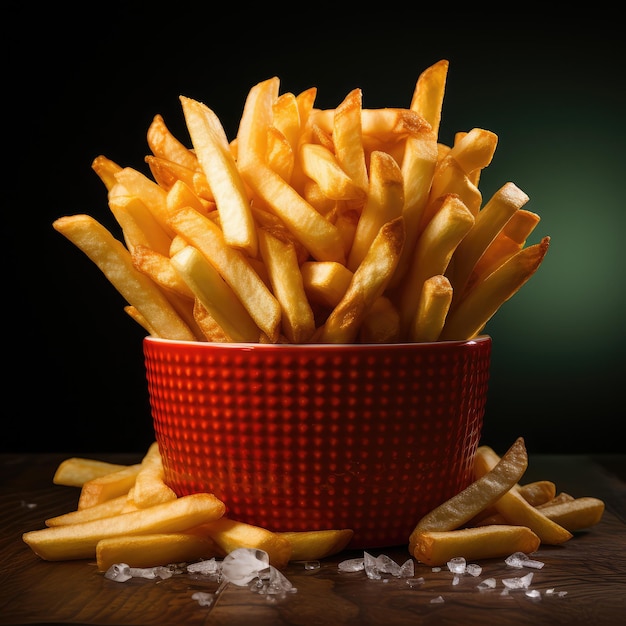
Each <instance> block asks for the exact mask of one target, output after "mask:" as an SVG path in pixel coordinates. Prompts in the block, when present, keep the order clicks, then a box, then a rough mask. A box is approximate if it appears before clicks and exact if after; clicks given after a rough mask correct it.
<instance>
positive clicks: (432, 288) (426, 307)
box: [409, 274, 452, 341]
mask: <svg viewBox="0 0 626 626" xmlns="http://www.w3.org/2000/svg"><path fill="white" fill-rule="evenodd" d="M451 302H452V285H451V284H450V281H449V280H448V279H447V278H446V277H445V276H442V275H441V274H439V275H437V276H431V277H430V278H428V279H426V280H425V281H424V286H423V288H422V290H421V292H420V299H419V302H418V305H417V312H416V314H415V318H414V320H413V323H412V325H411V329H410V334H409V340H410V341H437V339H439V335H440V334H441V329H442V328H443V325H444V324H445V322H446V315H447V314H448V310H449V309H450V304H451Z"/></svg>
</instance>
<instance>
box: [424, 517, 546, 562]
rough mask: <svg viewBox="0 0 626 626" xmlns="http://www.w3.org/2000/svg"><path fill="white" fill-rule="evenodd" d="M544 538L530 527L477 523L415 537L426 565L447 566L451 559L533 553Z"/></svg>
mask: <svg viewBox="0 0 626 626" xmlns="http://www.w3.org/2000/svg"><path fill="white" fill-rule="evenodd" d="M540 544H541V540H540V539H539V537H537V535H535V533H534V532H533V531H532V530H530V528H527V527H526V526H509V525H506V524H499V525H494V526H476V527H474V528H462V529H460V530H454V531H450V532H446V531H436V530H424V531H420V532H418V533H416V534H415V536H414V537H413V551H412V554H413V556H414V557H415V558H416V559H417V560H418V561H420V562H421V563H425V564H426V565H432V566H435V565H445V564H446V563H447V562H448V561H449V560H450V559H452V558H454V557H457V556H463V557H464V558H466V559H472V560H477V559H493V558H495V557H503V556H508V555H509V554H513V553H514V552H524V553H525V554H530V553H532V552H535V550H537V549H538V548H539V546H540Z"/></svg>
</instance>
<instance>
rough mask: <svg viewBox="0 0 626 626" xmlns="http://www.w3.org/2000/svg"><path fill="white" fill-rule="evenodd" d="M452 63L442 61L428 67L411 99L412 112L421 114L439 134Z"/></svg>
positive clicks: (420, 77)
mask: <svg viewBox="0 0 626 626" xmlns="http://www.w3.org/2000/svg"><path fill="white" fill-rule="evenodd" d="M449 65H450V63H449V61H448V60H446V59H441V60H440V61H437V63H434V64H433V65H431V66H430V67H427V68H426V69H425V70H424V71H423V72H422V73H421V74H420V75H419V77H418V79H417V83H416V84H415V90H414V92H413V97H412V99H411V110H412V111H415V112H416V113H419V114H420V115H421V116H422V117H423V118H424V119H425V120H426V121H427V122H428V123H429V124H430V125H431V127H432V129H433V132H434V133H435V134H438V133H439V124H440V123H441V110H442V107H443V97H444V94H445V90H446V79H447V77H448V67H449Z"/></svg>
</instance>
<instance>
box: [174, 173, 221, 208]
mask: <svg viewBox="0 0 626 626" xmlns="http://www.w3.org/2000/svg"><path fill="white" fill-rule="evenodd" d="M166 204H167V210H168V212H169V213H170V214H174V213H176V211H178V209H182V208H183V207H187V206H188V207H191V208H192V209H195V210H196V211H198V213H202V214H203V215H208V214H209V212H210V211H212V210H217V209H216V207H215V204H214V203H213V202H211V201H208V200H207V199H206V198H205V197H204V196H201V195H199V194H198V192H197V191H196V190H195V188H194V187H193V186H189V185H187V184H185V183H184V182H183V181H182V180H177V181H176V182H175V183H174V184H173V185H172V187H171V188H170V189H169V190H168V192H167V200H166Z"/></svg>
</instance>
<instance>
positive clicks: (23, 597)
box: [0, 453, 626, 626]
mask: <svg viewBox="0 0 626 626" xmlns="http://www.w3.org/2000/svg"><path fill="white" fill-rule="evenodd" d="M69 456H81V455H80V454H75V453H72V454H43V455H23V454H20V455H18V454H15V455H13V454H4V455H0V624H2V625H8V624H14V625H18V624H52V623H54V624H85V625H105V624H106V625H109V624H110V625H116V626H119V625H134V624H140V625H147V624H172V625H174V624H176V625H180V624H185V625H195V624H211V625H218V626H219V625H222V624H223V625H239V624H241V625H248V624H253V625H254V626H265V625H268V626H269V625H272V626H283V625H284V626H287V625H299V626H313V625H326V624H328V625H334V626H363V625H366V626H367V625H375V624H384V625H385V626H395V625H404V624H406V625H409V624H411V625H414V624H444V625H445V624H451V625H452V624H463V625H467V624H481V625H482V624H484V625H488V624H497V625H503V626H506V625H507V624H528V625H531V624H532V625H533V626H537V625H539V624H550V625H551V626H552V625H558V624H563V625H568V626H569V625H577V624H580V625H582V624H584V625H585V626H591V625H594V624H600V625H605V624H606V625H607V626H614V625H618V624H623V623H625V619H624V616H626V455H611V456H602V455H600V456H593V457H591V456H584V455H577V456H567V455H554V456H551V455H539V456H534V457H533V456H532V455H531V459H530V463H529V469H528V471H527V474H526V475H525V477H524V482H526V481H531V480H539V479H546V480H552V481H554V482H555V483H556V485H557V489H558V490H559V491H566V492H567V493H570V494H571V495H574V496H594V497H598V498H602V499H603V500H604V501H605V503H606V511H605V514H604V517H603V519H602V521H601V522H600V523H599V524H598V525H597V526H595V527H593V528H591V529H589V530H587V531H584V532H578V533H576V534H575V536H574V538H573V539H572V540H570V541H569V542H567V543H566V544H564V545H561V546H552V547H548V546H546V547H541V548H540V549H539V551H538V552H536V553H535V554H534V555H533V558H535V559H538V560H541V561H543V562H544V563H545V566H544V567H543V568H542V569H540V570H515V569H512V568H510V567H507V566H506V564H505V563H504V562H503V560H501V559H491V560H486V561H483V562H480V563H479V565H481V566H482V568H483V571H482V573H481V575H480V576H479V577H472V576H469V575H468V574H465V575H463V576H462V577H460V579H459V581H458V584H453V575H452V574H451V573H450V572H449V571H448V570H447V569H446V568H443V569H442V570H441V571H439V572H435V571H432V569H431V568H430V567H427V566H424V565H421V564H418V563H416V566H415V577H416V578H418V577H423V578H424V581H423V583H421V584H420V583H418V582H415V581H407V580H406V579H396V578H390V579H386V580H369V579H368V578H367V577H366V575H365V574H364V573H363V572H354V573H341V572H339V570H338V567H337V565H338V563H339V562H340V561H342V560H344V559H347V558H353V557H358V556H363V553H362V551H361V552H344V553H342V554H340V555H337V556H335V557H331V558H328V559H324V560H323V561H322V562H321V563H320V567H319V568H318V569H313V570H308V569H305V567H304V565H303V564H301V563H291V564H290V565H289V567H288V568H287V569H286V570H285V572H284V573H285V575H286V576H287V578H288V579H289V580H290V581H291V583H292V584H293V585H294V587H296V589H297V593H294V594H290V595H288V596H287V597H284V598H278V597H276V596H263V595H259V594H257V593H253V592H251V591H249V590H248V589H247V588H242V587H235V586H233V585H229V586H227V587H226V588H225V590H224V591H223V592H222V593H221V594H220V596H219V599H218V600H217V602H216V603H215V604H214V605H213V606H212V607H210V608H208V607H203V606H200V605H199V604H198V602H196V601H195V600H193V599H192V597H191V596H192V594H193V593H194V592H195V591H209V592H213V591H215V590H216V587H217V584H216V583H215V582H212V581H210V580H207V579H206V578H204V577H201V576H193V575H190V574H178V575H175V576H173V577H171V578H169V579H166V580H156V581H155V580H145V579H132V580H130V581H128V582H126V583H117V582H113V581H110V580H107V579H105V578H104V576H103V574H102V573H101V572H98V571H97V569H96V566H95V564H94V563H93V562H90V561H66V562H59V563H56V562H46V561H42V560H41V559H39V558H38V557H37V556H35V555H34V554H33V553H32V552H31V550H30V549H29V548H28V547H27V546H26V545H25V544H24V543H23V541H22V539H21V535H22V533H23V532H25V531H28V530H35V529H38V528H43V526H44V520H45V519H46V518H48V517H51V516H54V515H59V514H62V513H66V512H68V511H70V510H72V509H73V508H75V507H76V503H77V499H78V490H77V489H76V488H70V487H61V486H56V485H53V484H52V475H53V474H54V470H55V469H56V467H57V466H58V464H59V463H60V462H61V461H62V460H63V459H64V458H67V457H69ZM84 456H87V455H84ZM89 456H92V457H93V458H101V459H102V460H109V461H114V462H118V463H132V462H138V460H140V459H141V455H140V454H138V455H136V456H133V455H103V456H97V455H89ZM383 553H384V554H387V555H388V556H390V557H392V558H394V559H395V560H396V561H397V562H398V563H399V564H402V563H403V562H404V561H406V559H408V558H409V554H408V551H407V547H406V546H396V547H391V548H388V549H377V550H373V551H372V554H373V555H375V556H376V555H378V554H383ZM528 571H534V577H533V582H532V585H531V587H532V589H536V590H538V591H539V592H540V597H538V598H531V597H529V596H527V595H526V594H525V593H524V591H523V590H515V591H510V592H509V593H508V594H503V586H502V583H501V579H502V578H505V577H512V576H520V575H523V574H525V573H527V572H528ZM489 577H494V578H495V579H496V580H497V587H496V588H495V589H492V590H488V591H482V592H481V591H479V590H478V589H477V585H478V583H479V582H480V581H481V580H484V579H485V578H489ZM438 598H439V599H440V600H441V601H439V602H433V600H436V599H438Z"/></svg>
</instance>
